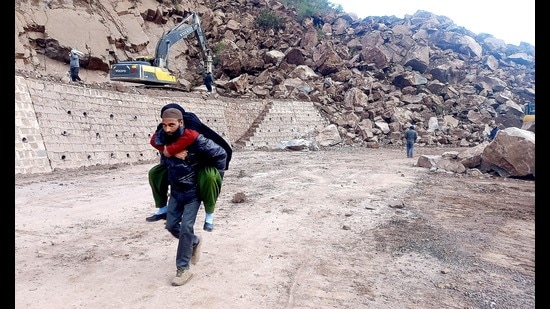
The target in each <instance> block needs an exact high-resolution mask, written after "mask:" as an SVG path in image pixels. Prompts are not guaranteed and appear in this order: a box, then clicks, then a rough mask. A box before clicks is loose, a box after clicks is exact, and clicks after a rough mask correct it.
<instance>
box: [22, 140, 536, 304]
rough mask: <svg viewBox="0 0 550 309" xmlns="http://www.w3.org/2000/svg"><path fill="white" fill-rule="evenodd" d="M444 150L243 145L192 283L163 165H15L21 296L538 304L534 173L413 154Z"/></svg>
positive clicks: (68, 300) (27, 299) (72, 300)
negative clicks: (162, 202)
mask: <svg viewBox="0 0 550 309" xmlns="http://www.w3.org/2000/svg"><path fill="white" fill-rule="evenodd" d="M444 151H446V150H442V149H433V148H422V147H417V148H416V149H415V152H416V153H415V158H413V159H409V158H406V155H405V150H404V149H397V148H396V149H392V148H379V149H365V148H342V149H339V150H334V151H310V152H302V151H294V152H292V151H274V152H261V151H236V152H234V154H233V160H232V162H231V164H230V170H229V171H227V172H226V173H225V178H224V185H223V188H222V194H221V196H220V200H219V203H218V206H217V209H216V212H215V217H214V224H215V228H214V231H213V232H211V233H208V232H205V231H203V230H202V224H203V222H204V212H203V210H202V209H201V211H200V212H199V216H198V218H197V223H196V227H195V229H196V233H197V234H200V235H202V237H203V241H204V244H203V246H202V250H201V251H202V252H201V259H200V261H199V263H198V264H197V265H195V266H192V268H191V271H192V272H193V273H194V277H193V278H192V279H191V281H189V283H187V284H186V285H184V286H181V287H173V286H171V285H170V282H171V280H172V277H173V276H174V275H175V272H176V269H175V252H176V246H177V242H176V240H175V239H174V238H173V237H172V236H171V235H170V234H169V233H168V231H166V230H165V229H164V225H163V224H164V221H157V222H153V223H149V222H146V221H145V217H147V216H149V215H151V214H152V213H153V211H154V206H153V200H152V196H151V191H150V188H149V185H148V181H147V171H148V169H149V168H151V167H152V166H153V165H154V164H155V163H150V164H140V165H132V166H130V165H128V166H118V167H116V168H111V169H96V170H75V171H65V172H55V173H53V174H50V175H42V176H40V175H39V176H33V177H19V178H17V177H16V182H15V308H40V309H44V308H55V309H59V308H117V309H120V308H132V309H135V308H143V309H151V308H174V307H181V308H224V309H225V308H236V309H239V308H243V309H244V308H247V309H248V308H269V309H276V308H396V309H397V308H398V309H402V308H423V309H435V308H438V309H439V308H514V309H518V308H534V307H535V182H534V181H529V180H519V179H511V178H501V177H495V176H491V175H483V176H480V177H473V176H466V175H456V174H448V173H434V172H430V171H429V170H428V169H425V168H420V167H416V166H415V163H416V160H417V158H418V155H421V154H441V153H442V152H444ZM236 194H244V195H245V196H246V199H245V201H244V202H242V203H233V202H232V199H233V197H234V196H235V195H236Z"/></svg>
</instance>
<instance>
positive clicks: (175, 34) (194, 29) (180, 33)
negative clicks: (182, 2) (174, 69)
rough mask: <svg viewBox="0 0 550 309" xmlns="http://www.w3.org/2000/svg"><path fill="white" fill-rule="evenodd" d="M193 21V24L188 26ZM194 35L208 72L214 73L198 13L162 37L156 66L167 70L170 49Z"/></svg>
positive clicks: (157, 49) (158, 47) (157, 48)
mask: <svg viewBox="0 0 550 309" xmlns="http://www.w3.org/2000/svg"><path fill="white" fill-rule="evenodd" d="M191 19H192V23H191V24H187V23H188V22H189V21H190V20H191ZM193 33H194V34H195V36H196V38H197V41H199V47H200V50H201V54H202V57H203V59H204V61H205V63H206V72H207V73H208V72H212V55H211V51H210V48H208V46H207V44H206V38H205V36H204V32H203V31H202V27H201V23H200V19H199V15H198V14H196V13H193V14H191V15H189V16H187V17H186V18H185V19H184V20H182V21H181V22H180V23H179V24H177V25H176V26H175V27H174V28H172V29H170V30H168V31H167V32H165V33H164V34H163V35H162V37H161V38H160V40H159V41H158V43H157V47H156V51H155V62H154V65H155V66H158V67H160V68H166V67H167V66H168V64H167V63H168V51H169V50H170V47H171V46H172V45H174V44H175V43H177V42H179V41H180V40H181V39H185V38H187V37H188V36H189V35H190V34H193Z"/></svg>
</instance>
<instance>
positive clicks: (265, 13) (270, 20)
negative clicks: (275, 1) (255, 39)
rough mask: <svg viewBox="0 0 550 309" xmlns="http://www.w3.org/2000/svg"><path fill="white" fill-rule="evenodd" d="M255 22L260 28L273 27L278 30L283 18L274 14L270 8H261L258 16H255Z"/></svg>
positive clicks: (281, 25)
mask: <svg viewBox="0 0 550 309" xmlns="http://www.w3.org/2000/svg"><path fill="white" fill-rule="evenodd" d="M255 23H256V25H257V26H258V27H260V28H262V29H269V28H271V29H275V30H279V29H281V28H282V27H283V24H284V20H283V18H282V17H280V16H278V15H277V14H275V12H273V11H272V10H270V9H263V10H262V11H261V12H260V14H259V15H258V17H256V20H255Z"/></svg>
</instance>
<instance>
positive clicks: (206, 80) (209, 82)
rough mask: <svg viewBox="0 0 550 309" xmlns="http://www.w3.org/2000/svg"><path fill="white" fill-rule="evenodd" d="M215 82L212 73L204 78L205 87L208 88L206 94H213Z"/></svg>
mask: <svg viewBox="0 0 550 309" xmlns="http://www.w3.org/2000/svg"><path fill="white" fill-rule="evenodd" d="M213 81H214V80H213V79H212V73H211V72H208V73H206V76H205V77H204V85H205V86H206V94H211V93H212V82H213Z"/></svg>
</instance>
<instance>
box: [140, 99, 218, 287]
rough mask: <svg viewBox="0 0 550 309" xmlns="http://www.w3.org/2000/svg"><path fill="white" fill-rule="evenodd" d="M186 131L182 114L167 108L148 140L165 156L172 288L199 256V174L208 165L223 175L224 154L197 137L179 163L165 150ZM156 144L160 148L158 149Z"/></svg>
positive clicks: (181, 281)
mask: <svg viewBox="0 0 550 309" xmlns="http://www.w3.org/2000/svg"><path fill="white" fill-rule="evenodd" d="M184 130H185V122H184V120H183V114H182V113H181V111H180V110H178V109H176V108H167V109H166V110H164V112H163V113H162V130H161V131H156V132H155V133H154V134H153V136H152V137H151V145H152V146H153V147H155V148H156V149H157V150H159V151H162V152H163V155H164V156H165V157H166V159H165V162H164V163H165V164H166V166H167V170H168V183H169V185H170V200H169V202H168V211H167V216H166V229H167V230H168V231H169V232H170V233H171V234H172V235H173V236H174V237H176V238H177V239H178V247H177V251H176V276H175V277H174V279H173V280H172V285H174V286H180V285H184V284H185V283H187V282H188V281H189V279H191V277H192V276H193V274H192V273H191V272H190V270H189V269H190V264H196V263H197V262H198V260H199V256H200V248H201V247H200V246H201V244H202V243H201V238H200V237H199V236H197V235H195V233H194V225H195V220H196V217H197V213H198V210H199V208H200V205H201V197H200V193H199V185H198V174H199V171H200V170H201V169H202V168H204V166H206V165H209V166H212V167H214V168H215V169H217V170H218V172H219V173H220V175H221V177H223V174H224V172H225V168H226V159H227V153H226V152H225V150H224V149H223V147H221V146H220V145H218V144H216V143H215V142H214V141H212V140H211V139H208V138H206V137H205V136H204V135H202V134H199V135H198V136H197V137H196V139H195V140H194V142H193V143H192V144H191V145H190V146H189V147H187V149H186V150H187V154H186V156H185V159H184V160H182V159H181V158H179V157H178V156H177V155H171V154H170V153H169V152H168V151H166V147H168V146H169V145H170V144H171V143H173V142H175V141H177V140H178V139H179V138H180V136H181V135H182V134H183V132H184ZM159 144H160V145H161V146H159Z"/></svg>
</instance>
